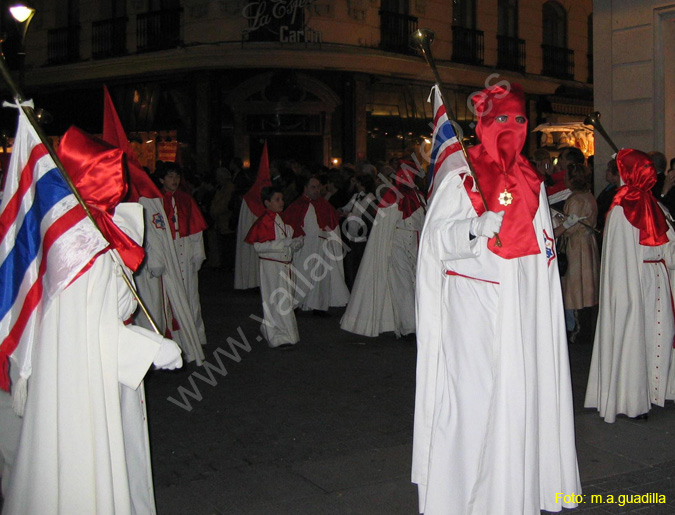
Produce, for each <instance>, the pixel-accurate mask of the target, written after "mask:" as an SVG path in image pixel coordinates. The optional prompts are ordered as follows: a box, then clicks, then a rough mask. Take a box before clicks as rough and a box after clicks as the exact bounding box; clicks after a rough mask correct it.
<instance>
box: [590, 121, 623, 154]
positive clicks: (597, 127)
mask: <svg viewBox="0 0 675 515" xmlns="http://www.w3.org/2000/svg"><path fill="white" fill-rule="evenodd" d="M584 124H586V125H590V126H592V127H593V128H594V129H595V130H596V131H598V132H599V133H600V136H602V137H603V138H605V141H606V142H607V143H608V144H609V146H610V147H612V150H614V152H618V151H619V147H617V146H616V144H615V143H614V141H612V138H610V137H609V134H607V131H606V130H605V128H604V127H603V126H602V123H600V112H599V111H595V112H594V113H591V114H589V115H588V116H587V117H586V118H585V119H584Z"/></svg>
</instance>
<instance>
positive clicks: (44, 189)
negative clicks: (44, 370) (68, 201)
mask: <svg viewBox="0 0 675 515" xmlns="http://www.w3.org/2000/svg"><path fill="white" fill-rule="evenodd" d="M70 194H71V192H70V189H69V188H68V185H67V184H66V182H65V181H64V180H63V177H61V173H60V172H59V170H58V168H52V169H51V170H49V171H48V172H47V173H46V174H44V175H43V176H42V177H41V178H40V179H39V180H38V181H37V183H36V184H35V198H34V200H33V205H32V206H31V208H30V210H29V211H28V212H27V213H26V216H25V217H24V220H23V224H22V225H21V228H20V229H19V231H18V233H17V235H16V243H15V245H14V247H13V248H12V250H11V251H10V252H9V253H8V254H7V257H6V258H5V260H4V262H3V263H2V266H0V285H1V286H0V320H2V319H3V318H4V317H5V315H6V314H7V312H8V311H9V310H10V309H11V307H12V305H13V304H14V301H15V300H16V297H17V295H18V294H19V288H20V286H21V282H22V281H23V277H24V276H25V274H26V271H27V270H28V268H29V267H30V264H31V263H32V262H33V261H34V260H35V257H36V256H37V254H38V251H39V250H40V244H41V242H42V235H41V233H40V224H41V222H42V219H43V218H44V216H45V215H46V214H47V213H48V212H49V210H50V209H51V208H52V207H54V205H56V204H57V203H58V202H59V201H60V200H62V199H63V198H65V197H67V196H68V195H70Z"/></svg>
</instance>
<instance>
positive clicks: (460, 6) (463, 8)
mask: <svg viewBox="0 0 675 515" xmlns="http://www.w3.org/2000/svg"><path fill="white" fill-rule="evenodd" d="M452 25H453V27H462V28H465V29H475V28H476V0H452Z"/></svg>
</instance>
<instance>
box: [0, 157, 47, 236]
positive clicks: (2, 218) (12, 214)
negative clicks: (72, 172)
mask: <svg viewBox="0 0 675 515" xmlns="http://www.w3.org/2000/svg"><path fill="white" fill-rule="evenodd" d="M46 154H47V149H46V148H45V146H44V145H42V144H40V145H36V146H35V147H33V150H32V151H31V153H30V157H29V158H28V161H27V162H26V165H25V166H24V167H23V170H21V176H20V179H19V187H18V188H17V190H16V192H15V193H14V195H13V196H12V198H11V199H10V200H9V202H8V203H7V206H6V208H5V210H4V211H3V212H2V214H1V215H0V241H2V240H3V239H4V238H5V235H6V234H7V231H8V230H9V228H10V227H11V225H12V224H13V223H14V221H15V220H16V216H17V214H18V213H19V209H20V208H21V202H22V201H23V197H24V196H25V195H26V192H27V191H28V190H29V189H30V186H31V184H33V173H34V172H33V170H34V169H35V166H36V165H37V162H38V160H40V159H41V158H43V157H44V156H45V155H46Z"/></svg>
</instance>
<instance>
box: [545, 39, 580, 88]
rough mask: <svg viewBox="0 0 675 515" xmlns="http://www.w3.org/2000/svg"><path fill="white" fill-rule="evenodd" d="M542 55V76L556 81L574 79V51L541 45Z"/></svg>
mask: <svg viewBox="0 0 675 515" xmlns="http://www.w3.org/2000/svg"><path fill="white" fill-rule="evenodd" d="M541 48H542V51H543V55H542V60H543V66H542V69H541V74H542V75H547V76H549V77H556V78H558V79H570V80H572V79H574V50H570V49H568V48H561V47H555V46H551V45H541Z"/></svg>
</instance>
